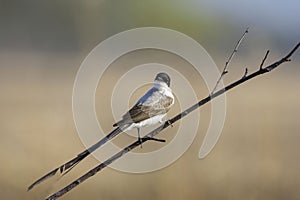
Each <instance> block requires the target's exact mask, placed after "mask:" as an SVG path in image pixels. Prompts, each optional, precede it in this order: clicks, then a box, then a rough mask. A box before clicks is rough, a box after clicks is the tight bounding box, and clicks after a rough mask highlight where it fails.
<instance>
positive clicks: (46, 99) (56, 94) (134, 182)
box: [0, 52, 300, 200]
mask: <svg viewBox="0 0 300 200" xmlns="http://www.w3.org/2000/svg"><path fill="white" fill-rule="evenodd" d="M298 55H299V54H298ZM273 58H274V57H273ZM1 61H2V64H3V66H4V67H2V68H1V73H0V90H1V98H0V102H1V104H0V105H1V115H0V138H1V139H0V148H1V151H0V158H1V164H0V171H1V176H0V196H1V199H43V198H44V197H46V196H47V195H49V194H51V193H53V192H55V191H57V190H58V189H60V188H62V187H63V186H65V185H66V184H67V183H69V182H70V181H71V180H74V179H75V178H77V177H78V176H79V175H81V174H83V173H85V172H86V171H87V170H88V169H90V168H91V167H93V166H95V165H96V164H98V161H97V160H96V159H94V158H88V159H87V160H86V161H85V162H84V163H82V164H80V165H78V166H77V167H76V168H74V169H73V170H72V172H71V173H69V174H68V175H66V176H65V177H63V178H62V179H59V177H58V176H57V177H55V178H54V179H53V180H49V182H47V183H44V184H41V185H40V186H38V187H37V188H34V189H33V190H32V191H30V192H26V188H27V186H28V185H29V184H30V183H32V182H33V181H34V180H35V179H36V178H38V177H40V176H41V175H43V174H44V173H46V172H48V171H49V170H51V169H52V168H54V167H57V166H58V165H59V164H61V163H63V162H65V161H67V160H68V159H70V158H71V157H73V156H75V155H76V154H77V153H79V152H81V151H82V150H83V148H84V147H83V145H82V144H81V142H80V139H79V137H78V135H77V133H76V130H75V126H74V123H73V118H72V105H71V103H72V102H71V98H72V96H71V95H72V87H73V82H74V79H75V75H76V71H77V69H78V67H77V66H79V64H80V58H78V57H76V56H72V55H64V56H58V55H55V56H52V57H51V56H42V55H39V54H38V53H30V52H28V53H23V52H22V53H18V54H16V53H15V52H14V53H13V54H12V53H9V52H2V54H1ZM174 63H175V62H174ZM257 63H259V61H258V60H252V61H249V60H245V62H243V63H242V62H240V63H235V66H239V65H240V66H245V65H248V64H251V65H252V66H254V65H256V64H257ZM41 66H42V67H41ZM60 66H64V67H63V68H61V67H60ZM298 67H299V59H298V62H297V60H296V61H294V62H291V63H288V64H285V65H283V66H281V67H280V68H279V69H277V70H276V71H274V72H272V73H270V74H267V75H265V76H262V77H259V78H256V79H255V80H252V81H251V82H248V83H246V84H243V85H241V86H239V87H238V88H236V89H234V91H230V92H229V93H228V94H227V116H226V122H225V126H224V129H223V132H222V135H221V138H220V140H219V142H218V144H217V145H216V147H215V148H214V150H213V151H212V153H211V154H210V155H209V156H208V157H207V158H205V159H204V160H199V159H198V151H199V147H200V145H201V142H202V139H203V136H204V134H205V131H206V127H207V123H208V119H209V116H210V115H209V113H210V109H209V105H207V106H205V107H203V108H202V109H201V111H200V113H201V122H200V128H199V131H198V134H197V137H196V139H195V141H194V142H193V144H192V146H191V147H190V148H189V150H188V151H187V152H186V153H185V154H184V155H183V156H182V157H181V158H180V159H179V160H177V161H176V162H175V163H173V164H172V165H171V166H169V167H167V168H164V169H163V170H159V171H157V172H152V173H147V174H139V175H137V174H127V173H121V172H118V171H115V170H112V169H109V168H107V169H105V170H104V171H102V172H101V173H99V174H97V175H96V176H94V177H92V178H90V179H89V180H88V181H86V182H84V183H83V184H81V185H80V186H79V187H78V188H76V189H74V190H73V191H72V192H70V193H68V194H67V195H65V196H64V197H62V198H61V199H72V200H76V199H84V198H85V199H230V200H234V199H245V200H252V199H272V200H275V199H278V200H279V199H298V198H299V187H300V172H299V164H300V146H299V141H300V134H299V130H300V124H299V113H300V106H299V100H300V95H299V89H300V88H299V87H300V80H299V76H298V75H299V69H297V68H298ZM251 70H254V69H253V68H252V69H251ZM233 71H234V73H233V74H234V76H233V77H231V76H229V77H228V79H229V80H234V77H235V78H236V76H235V75H236V74H239V73H241V74H242V70H241V71H239V70H233ZM111 73H112V74H113V72H111ZM109 75H110V74H109V73H108V74H107V76H108V77H109ZM196 78H197V77H196ZM196 78H195V80H193V78H191V81H194V83H197V81H198V79H197V80H196ZM231 78H232V79H231ZM228 82H230V81H228ZM194 86H195V89H196V90H197V91H199V93H197V95H199V97H200V98H201V97H205V96H206V94H207V91H206V90H205V89H204V90H203V85H201V84H199V85H194ZM97 95H101V94H97ZM97 98H98V96H97ZM102 106H103V107H101V102H99V101H98V102H97V113H99V112H100V111H101V109H104V107H105V106H106V105H102ZM176 112H177V110H172V111H171V112H170V115H169V116H173V115H174V114H175V113H176ZM99 118H100V119H101V118H102V117H99ZM106 120H107V123H109V124H108V125H105V127H106V129H110V124H112V123H113V119H112V118H111V117H109V118H108V119H106ZM105 124H106V122H105ZM175 129H176V126H175ZM172 133H173V129H172V128H169V129H168V130H166V131H165V132H164V133H162V135H165V136H166V135H168V134H172ZM166 137H167V136H166ZM122 145H123V144H122ZM147 145H148V144H146V145H145V149H143V150H140V149H138V150H137V151H145V150H146V149H147ZM149 145H150V144H149Z"/></svg>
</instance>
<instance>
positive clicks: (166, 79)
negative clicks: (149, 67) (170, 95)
mask: <svg viewBox="0 0 300 200" xmlns="http://www.w3.org/2000/svg"><path fill="white" fill-rule="evenodd" d="M155 81H160V82H164V83H166V84H167V85H168V87H170V82H171V79H170V77H169V75H168V74H166V73H164V72H161V73H159V74H157V75H156V77H155Z"/></svg>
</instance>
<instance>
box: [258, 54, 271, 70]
mask: <svg viewBox="0 0 300 200" xmlns="http://www.w3.org/2000/svg"><path fill="white" fill-rule="evenodd" d="M269 53H270V50H268V51H267V53H266V55H265V57H264V59H263V60H262V62H261V64H260V66H259V69H262V68H263V66H264V64H265V61H266V59H267V57H268V55H269Z"/></svg>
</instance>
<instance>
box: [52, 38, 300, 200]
mask: <svg viewBox="0 0 300 200" xmlns="http://www.w3.org/2000/svg"><path fill="white" fill-rule="evenodd" d="M299 46H300V42H299V43H298V44H297V45H296V46H295V47H294V48H293V50H292V51H290V52H289V54H287V55H286V56H285V57H283V58H282V59H280V60H278V61H277V62H274V63H273V64H271V65H269V66H267V67H265V68H259V69H258V70H257V71H256V72H253V73H252V74H250V75H248V76H245V77H244V78H241V79H239V80H237V81H235V82H233V83H231V84H229V85H228V86H226V87H225V88H222V89H220V90H218V91H217V92H216V93H213V94H211V95H209V96H207V97H206V98H204V99H202V100H201V101H199V102H198V103H196V104H194V105H193V106H191V107H190V108H188V109H186V110H185V111H183V112H182V113H179V114H178V115H176V116H175V117H173V118H172V119H170V120H169V121H168V122H166V123H165V124H163V125H161V126H160V127H158V128H156V129H154V130H153V131H151V132H150V133H148V134H147V135H146V136H145V137H143V138H141V140H137V141H136V142H134V143H132V144H130V145H129V146H127V147H125V148H124V149H123V150H121V151H120V152H118V153H116V154H115V155H113V156H112V157H110V158H109V159H107V160H106V161H104V162H103V163H101V164H99V165H98V166H96V167H95V168H93V169H92V170H90V171H89V172H87V173H86V174H84V175H83V176H81V177H80V178H78V179H77V180H75V181H74V182H72V183H71V184H69V185H67V186H66V187H65V188H63V189H61V190H60V191H58V192H56V193H54V194H53V195H51V196H49V197H48V198H47V200H53V199H57V198H58V197H60V196H62V195H64V194H65V193H67V192H69V191H70V190H72V189H73V188H75V187H76V186H78V185H79V184H80V183H82V182H83V181H85V180H86V179H88V178H89V177H91V176H93V175H95V174H96V173H97V172H99V171H101V170H102V169H104V168H105V167H107V166H108V165H109V164H111V163H112V162H114V161H115V160H117V159H118V158H120V157H122V156H123V155H125V154H126V153H128V152H129V151H131V150H132V149H134V148H136V147H138V146H139V145H141V144H142V143H144V142H146V141H148V140H151V138H153V137H154V136H155V135H157V134H159V133H160V132H161V131H162V130H163V129H165V128H167V127H168V126H170V125H171V124H173V123H175V122H176V121H178V120H180V119H181V118H183V117H185V116H186V115H188V114H189V113H190V112H192V111H194V110H196V109H197V108H199V107H200V106H202V105H204V104H206V103H207V102H209V101H211V100H212V99H214V98H216V97H218V96H220V95H222V94H223V93H225V92H227V91H228V90H230V89H232V88H234V87H236V86H238V85H240V84H242V83H244V82H246V81H248V80H250V79H252V78H254V77H256V76H258V75H261V74H264V73H267V72H270V71H272V70H273V69H275V68H276V67H278V66H279V65H281V64H282V63H284V62H288V61H290V57H291V56H292V55H293V53H294V52H295V51H296V50H297V49H298V48H299Z"/></svg>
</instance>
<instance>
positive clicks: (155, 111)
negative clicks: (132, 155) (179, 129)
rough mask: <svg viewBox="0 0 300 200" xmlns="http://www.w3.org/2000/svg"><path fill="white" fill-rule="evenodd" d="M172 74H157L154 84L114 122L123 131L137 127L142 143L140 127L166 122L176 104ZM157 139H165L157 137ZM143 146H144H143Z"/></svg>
mask: <svg viewBox="0 0 300 200" xmlns="http://www.w3.org/2000/svg"><path fill="white" fill-rule="evenodd" d="M170 83H171V79H170V76H169V75H168V74H167V73H165V72H161V73H158V74H157V75H156V76H155V79H154V84H153V87H152V88H151V89H149V90H148V91H147V92H146V93H145V94H144V95H143V96H142V97H141V98H140V99H139V100H138V101H137V102H136V103H135V104H134V106H133V107H132V108H131V109H130V110H129V111H128V112H126V113H125V114H124V115H123V116H122V119H121V120H120V121H118V122H116V123H114V124H113V126H114V127H119V128H120V129H122V130H123V131H128V130H131V129H133V128H136V129H137V133H138V140H139V141H140V143H141V144H142V141H141V136H140V128H142V127H148V126H151V125H154V124H157V123H164V122H165V120H164V118H165V116H166V115H167V112H168V111H169V110H170V108H171V107H172V106H173V105H174V101H175V100H174V95H173V93H172V89H171V88H170ZM155 140H157V141H163V140H159V139H155ZM141 147H142V146H141Z"/></svg>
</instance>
